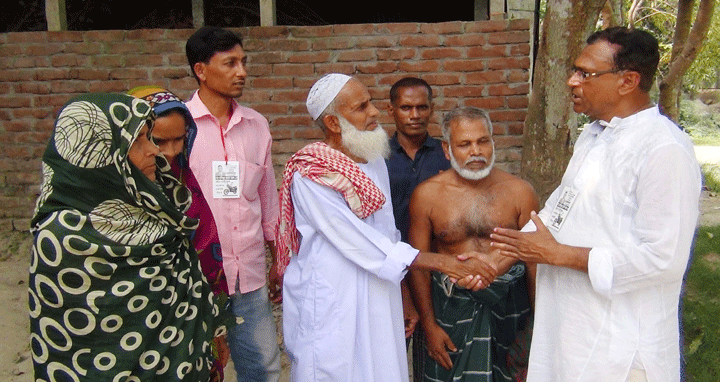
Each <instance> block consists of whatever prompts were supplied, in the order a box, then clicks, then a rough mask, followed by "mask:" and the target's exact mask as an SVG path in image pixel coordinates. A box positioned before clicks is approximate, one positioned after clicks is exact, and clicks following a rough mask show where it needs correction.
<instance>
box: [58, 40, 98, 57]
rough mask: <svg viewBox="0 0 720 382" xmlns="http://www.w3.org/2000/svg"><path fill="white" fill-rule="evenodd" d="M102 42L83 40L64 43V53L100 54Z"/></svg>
mask: <svg viewBox="0 0 720 382" xmlns="http://www.w3.org/2000/svg"><path fill="white" fill-rule="evenodd" d="M102 49H103V44H102V43H100V42H84V43H81V44H65V52H66V53H76V54H87V55H96V54H100V53H101V52H102Z"/></svg>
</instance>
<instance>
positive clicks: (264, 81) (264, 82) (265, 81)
mask: <svg viewBox="0 0 720 382" xmlns="http://www.w3.org/2000/svg"><path fill="white" fill-rule="evenodd" d="M250 87H252V88H254V89H288V88H291V87H292V78H288V77H281V78H277V77H260V78H254V79H251V80H250Z"/></svg>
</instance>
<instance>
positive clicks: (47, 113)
mask: <svg viewBox="0 0 720 382" xmlns="http://www.w3.org/2000/svg"><path fill="white" fill-rule="evenodd" d="M13 117H14V118H15V119H24V118H26V117H30V118H32V119H43V118H52V117H53V114H52V108H41V107H30V108H27V109H24V108H20V109H13Z"/></svg>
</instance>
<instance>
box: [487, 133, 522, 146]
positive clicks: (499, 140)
mask: <svg viewBox="0 0 720 382" xmlns="http://www.w3.org/2000/svg"><path fill="white" fill-rule="evenodd" d="M494 140H495V145H496V146H497V147H522V144H523V137H521V136H516V135H506V136H502V137H495V138H494Z"/></svg>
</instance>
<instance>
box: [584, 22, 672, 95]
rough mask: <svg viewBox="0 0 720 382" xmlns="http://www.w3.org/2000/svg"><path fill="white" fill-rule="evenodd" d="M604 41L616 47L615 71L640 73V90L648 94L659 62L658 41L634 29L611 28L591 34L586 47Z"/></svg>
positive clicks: (644, 32) (646, 33) (648, 34)
mask: <svg viewBox="0 0 720 382" xmlns="http://www.w3.org/2000/svg"><path fill="white" fill-rule="evenodd" d="M598 41H606V42H608V43H610V44H613V45H618V46H619V47H620V49H618V50H617V51H616V52H615V56H614V57H613V61H614V64H615V69H617V70H632V71H633V72H638V73H640V85H639V87H640V90H642V91H644V92H646V93H647V92H649V91H650V88H652V84H653V79H654V78H655V72H657V67H658V63H659V62H660V50H659V48H658V41H657V39H656V38H655V36H653V35H652V34H650V33H648V32H646V31H644V30H640V29H634V28H627V27H612V28H607V29H605V30H601V31H598V32H595V33H593V34H592V35H590V37H588V39H587V43H588V45H591V44H594V43H596V42H598Z"/></svg>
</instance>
